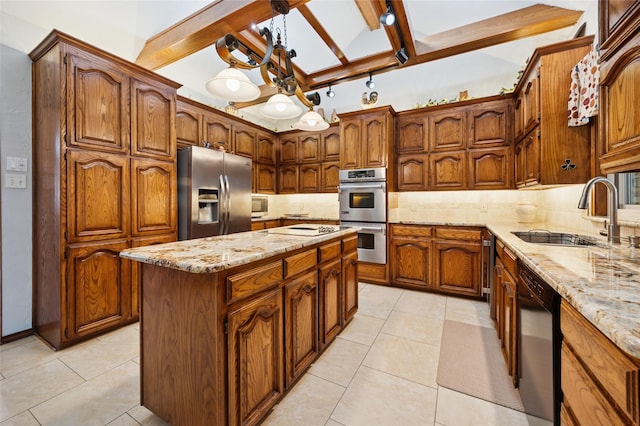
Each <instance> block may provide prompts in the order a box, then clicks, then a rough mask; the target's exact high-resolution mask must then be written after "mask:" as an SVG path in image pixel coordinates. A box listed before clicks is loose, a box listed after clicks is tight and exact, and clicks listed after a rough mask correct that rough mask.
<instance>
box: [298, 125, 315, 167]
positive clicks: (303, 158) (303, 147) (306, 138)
mask: <svg viewBox="0 0 640 426" xmlns="http://www.w3.org/2000/svg"><path fill="white" fill-rule="evenodd" d="M298 149H299V153H298V160H299V162H300V163H317V162H318V161H320V159H321V157H320V133H309V132H305V133H304V134H301V135H300V136H298Z"/></svg>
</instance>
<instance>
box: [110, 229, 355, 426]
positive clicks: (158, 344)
mask: <svg viewBox="0 0 640 426" xmlns="http://www.w3.org/2000/svg"><path fill="white" fill-rule="evenodd" d="M121 256H122V257H124V258H128V259H131V260H134V261H138V262H141V282H140V292H141V294H140V300H141V308H140V309H141V310H140V318H141V320H140V339H141V348H140V358H141V363H140V364H141V404H142V405H143V406H145V407H146V408H148V409H149V410H151V411H152V412H154V413H155V414H156V415H158V416H159V417H161V418H162V419H164V420H166V421H167V422H170V423H171V424H172V425H226V424H230V425H237V424H256V423H258V422H259V421H260V420H261V419H262V418H263V417H264V416H265V415H266V414H267V413H268V412H269V410H270V409H271V407H272V406H273V405H275V404H276V403H277V402H278V401H279V400H280V399H281V398H282V396H283V394H284V392H286V390H288V389H289V388H290V387H291V386H293V384H294V383H295V382H296V380H297V379H298V378H299V377H300V376H301V375H302V373H303V372H304V371H305V370H306V369H307V368H308V367H309V365H310V364H311V363H312V362H313V361H314V360H315V359H316V358H317V356H318V354H319V353H321V352H322V351H323V350H324V349H325V348H326V347H327V346H328V345H329V344H330V343H331V342H332V340H333V339H334V338H335V337H336V336H337V334H338V333H339V332H340V331H341V330H342V328H343V327H344V325H345V324H346V323H348V322H349V321H350V320H351V318H352V317H353V315H354V314H355V312H356V311H357V307H358V305H357V300H358V294H357V292H358V277H357V260H358V258H357V232H356V230H355V229H340V228H339V227H338V226H326V225H323V226H319V225H309V226H300V225H298V226H292V227H281V228H273V229H270V230H261V231H253V232H243V233H238V234H232V235H225V236H219V237H208V238H202V239H197V240H188V241H180V242H176V243H169V244H161V245H155V246H148V247H142V248H136V249H130V250H125V251H123V252H121Z"/></svg>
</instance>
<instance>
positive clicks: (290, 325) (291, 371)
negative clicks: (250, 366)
mask: <svg viewBox="0 0 640 426" xmlns="http://www.w3.org/2000/svg"><path fill="white" fill-rule="evenodd" d="M284 292H285V293H284V294H285V307H286V313H285V324H286V331H285V336H286V337H285V342H286V343H285V345H286V350H287V352H286V363H287V366H286V369H287V377H286V385H287V388H288V387H289V386H290V385H291V384H292V383H293V382H294V381H295V380H296V379H297V378H298V377H300V375H302V374H303V373H304V371H305V370H306V368H307V367H308V366H309V365H311V363H312V362H313V360H314V359H315V358H316V356H317V355H318V273H317V272H316V271H315V270H314V271H312V272H309V273H307V274H305V275H303V276H302V277H300V278H298V279H296V280H294V281H293V282H291V283H289V284H287V286H286V287H285V289H284Z"/></svg>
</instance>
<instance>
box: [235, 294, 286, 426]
mask: <svg viewBox="0 0 640 426" xmlns="http://www.w3.org/2000/svg"><path fill="white" fill-rule="evenodd" d="M282 324H283V304H282V290H281V289H277V290H274V291H271V292H269V293H267V294H265V295H264V296H262V297H260V298H258V299H256V300H255V301H253V302H251V303H249V304H247V305H246V306H242V307H240V308H239V309H237V310H235V311H232V312H229V314H228V333H229V339H228V344H229V352H228V366H229V372H230V373H231V374H229V423H230V424H234V425H244V424H255V423H257V422H258V421H259V420H260V419H261V418H262V417H263V416H264V415H265V414H266V413H267V412H268V411H269V409H271V407H272V406H273V405H275V403H276V402H277V400H278V399H279V398H280V397H281V396H282V394H283V392H284V381H283V378H284V362H283V354H284V346H283V327H282Z"/></svg>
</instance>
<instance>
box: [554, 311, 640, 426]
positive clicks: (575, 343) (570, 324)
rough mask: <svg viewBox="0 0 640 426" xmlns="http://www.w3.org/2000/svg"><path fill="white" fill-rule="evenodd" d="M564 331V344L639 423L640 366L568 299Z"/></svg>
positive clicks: (562, 322)
mask: <svg viewBox="0 0 640 426" xmlns="http://www.w3.org/2000/svg"><path fill="white" fill-rule="evenodd" d="M560 328H561V330H562V335H563V336H564V341H565V342H566V343H567V344H568V345H569V346H571V348H572V349H573V351H574V352H575V353H576V354H579V357H580V361H581V362H582V363H583V364H584V366H585V367H586V369H587V370H588V371H589V373H590V374H591V375H593V377H594V378H595V379H596V380H597V381H598V382H599V384H600V385H601V386H602V388H604V389H605V390H606V391H607V393H608V394H609V395H610V396H611V398H612V399H613V401H615V402H616V403H617V404H618V405H619V406H620V407H621V408H622V409H623V410H625V411H626V413H627V414H628V415H629V416H630V417H631V418H632V419H634V420H637V419H638V383H639V379H640V377H639V376H640V367H639V366H638V365H636V364H635V363H633V362H632V361H631V360H630V359H629V358H628V357H627V356H626V355H625V354H624V353H623V352H622V351H621V350H620V349H618V347H617V346H616V345H615V344H613V343H612V342H611V341H610V340H609V339H607V338H606V337H605V336H604V335H603V334H602V333H601V332H600V331H599V330H598V329H597V328H596V327H594V326H593V324H591V323H590V322H589V321H587V320H586V319H585V318H584V317H583V316H582V315H581V314H580V313H579V312H577V311H576V310H575V309H574V308H573V307H572V306H570V305H569V304H568V303H567V302H565V301H564V300H563V301H562V305H561V309H560ZM563 369H564V364H563Z"/></svg>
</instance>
